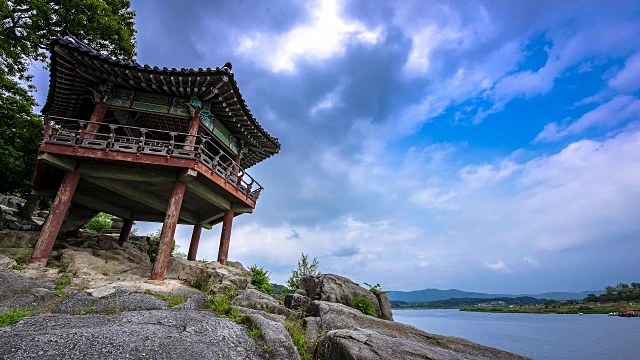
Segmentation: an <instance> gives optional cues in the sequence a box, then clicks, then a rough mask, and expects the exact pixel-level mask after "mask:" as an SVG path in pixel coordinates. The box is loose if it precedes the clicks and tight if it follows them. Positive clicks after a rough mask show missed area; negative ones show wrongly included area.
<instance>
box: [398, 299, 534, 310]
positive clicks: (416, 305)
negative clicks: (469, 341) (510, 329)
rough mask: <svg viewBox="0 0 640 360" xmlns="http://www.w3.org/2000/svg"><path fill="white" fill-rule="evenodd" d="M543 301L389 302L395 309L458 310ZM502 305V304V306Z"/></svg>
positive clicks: (463, 300) (521, 304) (456, 300)
mask: <svg viewBox="0 0 640 360" xmlns="http://www.w3.org/2000/svg"><path fill="white" fill-rule="evenodd" d="M545 301H547V300H545V299H536V298H534V297H531V296H520V297H497V298H488V299H487V298H455V299H447V300H437V301H429V302H407V301H391V307H392V308H395V309H460V308H467V307H472V306H497V304H498V303H501V305H500V306H502V307H504V306H511V305H514V306H534V305H543V304H544V303H545ZM502 303H503V304H502Z"/></svg>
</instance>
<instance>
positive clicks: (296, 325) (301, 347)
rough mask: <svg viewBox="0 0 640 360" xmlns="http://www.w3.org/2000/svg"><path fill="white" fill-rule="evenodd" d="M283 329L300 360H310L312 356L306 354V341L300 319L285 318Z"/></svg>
mask: <svg viewBox="0 0 640 360" xmlns="http://www.w3.org/2000/svg"><path fill="white" fill-rule="evenodd" d="M285 327H286V329H287V332H288V333H289V336H291V341H292V342H293V345H294V346H295V347H296V349H298V354H299V355H300V359H302V360H311V359H312V356H311V355H312V354H309V353H307V339H306V338H305V330H304V325H303V323H302V319H295V318H287V320H286V322H285Z"/></svg>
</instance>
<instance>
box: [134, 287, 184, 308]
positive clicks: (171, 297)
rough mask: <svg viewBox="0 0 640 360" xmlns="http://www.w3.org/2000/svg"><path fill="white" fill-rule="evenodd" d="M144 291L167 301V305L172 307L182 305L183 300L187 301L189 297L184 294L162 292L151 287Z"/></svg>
mask: <svg viewBox="0 0 640 360" xmlns="http://www.w3.org/2000/svg"><path fill="white" fill-rule="evenodd" d="M144 293H145V294H147V295H152V296H155V297H157V298H158V299H160V300H164V301H167V302H168V304H167V306H168V307H170V308H172V307H174V306H177V305H180V304H182V303H183V302H185V301H187V297H186V296H183V295H177V294H171V293H169V294H167V293H161V292H156V291H151V290H149V289H147V290H145V291H144Z"/></svg>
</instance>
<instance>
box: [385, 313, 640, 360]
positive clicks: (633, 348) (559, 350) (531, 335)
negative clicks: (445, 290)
mask: <svg viewBox="0 0 640 360" xmlns="http://www.w3.org/2000/svg"><path fill="white" fill-rule="evenodd" d="M393 317H394V319H395V321H397V322H401V323H405V324H409V325H413V326H415V327H417V328H419V329H422V330H424V331H426V332H429V333H433V334H440V335H450V336H458V337H462V338H465V339H468V340H471V341H474V342H477V343H480V344H483V345H487V346H491V347H495V348H498V349H502V350H507V351H511V352H514V353H517V354H521V355H525V356H528V357H531V358H533V359H536V360H556V359H563V360H574V359H575V360H578V359H580V360H582V359H605V360H638V359H640V318H630V319H628V318H619V317H617V316H616V317H614V316H607V315H582V316H579V315H556V314H495V313H494V314H487V313H477V312H465V311H458V310H397V311H394V312H393Z"/></svg>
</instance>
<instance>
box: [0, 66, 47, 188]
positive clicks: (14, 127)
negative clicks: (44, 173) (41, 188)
mask: <svg viewBox="0 0 640 360" xmlns="http://www.w3.org/2000/svg"><path fill="white" fill-rule="evenodd" d="M33 106H35V100H34V99H33V97H32V96H31V95H30V94H29V92H28V91H27V90H26V89H25V88H24V87H22V86H20V85H19V83H18V82H17V81H15V80H12V79H10V78H8V77H6V76H4V74H2V73H1V72H0V164H2V166H0V193H15V194H16V195H25V194H29V193H30V192H31V181H32V178H33V173H34V171H35V164H36V158H37V156H38V147H39V143H40V136H41V132H42V121H41V120H40V118H39V117H37V116H36V115H34V114H33V112H32V108H33Z"/></svg>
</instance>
